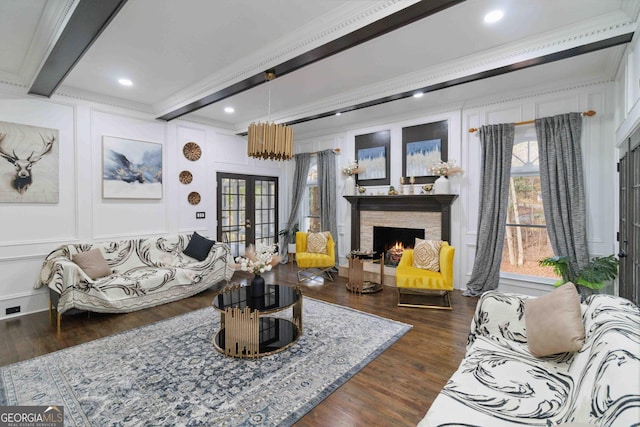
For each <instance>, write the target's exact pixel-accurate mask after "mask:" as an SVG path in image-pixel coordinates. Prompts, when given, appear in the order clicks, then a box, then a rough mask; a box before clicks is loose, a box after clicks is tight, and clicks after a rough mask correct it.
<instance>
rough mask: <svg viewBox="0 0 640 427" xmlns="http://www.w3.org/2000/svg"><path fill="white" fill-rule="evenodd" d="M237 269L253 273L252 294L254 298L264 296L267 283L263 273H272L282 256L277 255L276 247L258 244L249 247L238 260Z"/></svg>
mask: <svg viewBox="0 0 640 427" xmlns="http://www.w3.org/2000/svg"><path fill="white" fill-rule="evenodd" d="M235 261H236V268H239V269H240V270H242V271H248V272H251V273H253V275H254V276H253V278H252V279H251V288H250V293H251V295H252V296H262V295H264V288H265V282H264V278H263V277H262V274H263V273H266V272H267V271H271V269H272V268H273V266H274V265H276V264H278V263H279V262H280V256H278V255H276V247H275V245H270V246H267V245H262V244H257V245H255V247H254V246H253V245H249V246H248V247H247V250H246V251H245V254H244V257H240V256H239V257H237V258H236V260H235Z"/></svg>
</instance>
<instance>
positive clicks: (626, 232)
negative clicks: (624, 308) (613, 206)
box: [618, 129, 640, 305]
mask: <svg viewBox="0 0 640 427" xmlns="http://www.w3.org/2000/svg"><path fill="white" fill-rule="evenodd" d="M621 154H622V157H621V158H620V224H619V226H620V234H619V238H618V240H619V246H620V251H619V253H618V257H619V258H620V274H619V276H618V277H619V285H620V287H619V294H620V296H621V297H624V298H627V299H628V300H630V301H632V302H633V303H635V304H636V305H639V304H640V284H639V282H640V129H638V130H636V131H635V132H634V133H633V135H632V136H631V138H629V139H628V140H627V141H626V143H625V144H624V147H621Z"/></svg>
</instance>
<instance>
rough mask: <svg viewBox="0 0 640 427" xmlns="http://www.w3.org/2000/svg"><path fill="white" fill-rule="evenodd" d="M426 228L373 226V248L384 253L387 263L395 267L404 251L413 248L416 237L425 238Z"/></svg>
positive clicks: (379, 252) (378, 252)
mask: <svg viewBox="0 0 640 427" xmlns="http://www.w3.org/2000/svg"><path fill="white" fill-rule="evenodd" d="M424 236H425V232H424V228H400V227H378V226H374V227H373V250H374V251H375V252H376V253H377V254H384V263H385V265H389V266H393V267H395V266H396V265H398V262H400V257H401V256H402V251H403V250H404V249H410V248H413V245H414V243H415V240H416V238H419V239H424Z"/></svg>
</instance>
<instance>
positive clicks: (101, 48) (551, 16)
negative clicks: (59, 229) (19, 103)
mask: <svg viewBox="0 0 640 427" xmlns="http://www.w3.org/2000/svg"><path fill="white" fill-rule="evenodd" d="M495 9H501V10H502V11H504V18H503V19H502V20H500V21H499V22H497V23H495V24H492V25H489V24H486V23H485V22H484V21H483V17H484V15H485V14H486V13H487V12H490V11H492V10H495ZM639 12H640V2H638V1H635V0H517V1H516V0H466V1H464V0H431V1H415V0H404V1H393V0H388V1H368V0H359V1H341V0H314V1H300V0H265V1H255V0H234V1H210V0H180V1H171V0H76V1H70V0H49V1H45V0H25V1H4V2H0V37H1V38H2V40H3V43H2V44H1V46H0V82H2V83H4V84H6V85H11V86H13V87H18V88H20V90H24V92H25V93H28V94H30V95H32V96H47V97H54V98H55V97H63V96H72V97H75V98H81V99H87V100H90V101H96V102H103V103H107V104H109V105H115V106H118V107H123V108H128V109H134V110H137V111H141V112H145V113H149V114H152V115H153V116H154V117H155V118H157V119H158V120H174V119H176V118H181V119H184V120H192V121H197V122H201V123H208V124H211V125H214V126H217V127H220V128H223V129H226V130H228V131H229V132H233V133H238V134H241V133H243V132H245V131H246V129H247V126H248V124H249V123H250V122H252V121H265V120H267V119H269V120H271V121H276V122H278V123H288V124H291V125H293V126H294V132H295V133H296V135H297V137H300V136H304V135H308V136H310V135H314V134H320V133H328V132H331V131H334V130H335V131H337V130H344V129H349V128H350V127H352V126H355V125H356V124H357V123H366V122H373V121H376V120H383V119H384V118H391V117H407V116H410V115H411V114H414V112H415V111H419V110H425V109H427V108H428V107H431V108H433V107H434V106H454V105H456V104H458V105H459V104H461V103H468V102H469V101H470V100H473V99H475V98H482V97H489V96H497V95H499V94H501V93H508V92H510V91H526V90H527V89H531V88H540V87H544V86H545V85H549V86H550V87H551V85H555V86H557V85H558V84H567V85H569V84H575V83H576V82H581V83H585V84H586V83H589V82H601V81H611V80H613V79H614V77H615V75H616V72H617V69H618V66H619V63H620V60H621V58H622V52H623V50H624V45H625V44H626V43H628V42H629V41H631V38H632V37H633V32H634V31H635V29H636V27H637V20H638V14H639ZM267 70H275V72H276V75H277V78H276V79H275V80H273V81H271V82H268V83H267V82H265V79H264V73H265V71H267ZM120 78H128V79H130V80H131V81H132V82H133V85H132V86H130V87H125V86H122V85H120V84H119V83H118V79H120ZM269 91H270V92H271V103H270V107H271V110H270V114H268V113H267V111H268V99H269V97H268V92H269ZM416 92H424V93H425V95H424V96H423V97H422V98H419V99H416V98H413V96H412V95H413V94H414V93H416ZM225 107H233V108H234V109H235V112H234V113H232V114H228V113H225V111H224V108H225ZM338 112H340V113H342V114H341V115H339V116H337V115H336V113H338Z"/></svg>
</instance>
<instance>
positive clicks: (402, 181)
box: [400, 176, 404, 185]
mask: <svg viewBox="0 0 640 427" xmlns="http://www.w3.org/2000/svg"><path fill="white" fill-rule="evenodd" d="M400 185H404V176H401V177H400Z"/></svg>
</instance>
